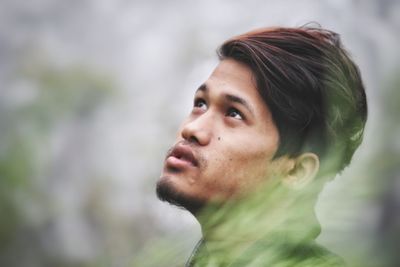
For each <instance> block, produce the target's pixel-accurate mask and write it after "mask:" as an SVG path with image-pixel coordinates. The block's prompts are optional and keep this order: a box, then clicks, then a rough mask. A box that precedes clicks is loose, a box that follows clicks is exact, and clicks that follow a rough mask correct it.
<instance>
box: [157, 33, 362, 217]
mask: <svg viewBox="0 0 400 267" xmlns="http://www.w3.org/2000/svg"><path fill="white" fill-rule="evenodd" d="M218 56H219V59H220V63H219V65H218V66H217V67H216V69H215V70H214V71H213V73H212V74H211V76H210V77H209V78H208V80H206V81H205V82H204V83H203V84H202V85H201V86H200V87H199V88H198V89H197V91H196V93H195V97H194V104H193V109H192V112H191V113H190V115H189V116H188V117H187V119H186V120H185V121H184V122H183V124H182V126H181V128H180V130H179V131H178V138H177V142H176V145H175V146H174V147H173V148H172V149H171V150H170V152H169V153H168V154H167V157H166V161H165V165H164V169H163V173H162V175H161V178H160V180H159V182H158V184H157V193H158V195H159V197H160V198H161V199H164V200H167V201H170V202H172V203H175V204H179V205H182V206H184V207H185V208H187V209H189V210H190V211H192V212H196V211H197V210H198V209H199V208H201V207H203V206H204V205H205V204H210V203H223V202H225V201H227V200H230V199H236V198H240V197H242V196H246V195H247V194H249V192H252V191H254V190H255V189H256V188H259V187H260V186H261V185H265V184H268V183H272V182H278V183H281V184H282V186H288V187H291V188H296V189H298V188H300V189H301V188H305V187H307V186H308V185H309V184H311V183H313V182H315V181H318V182H319V184H323V182H324V181H325V179H326V178H325V177H333V176H334V175H335V174H336V173H338V172H340V171H341V170H342V169H343V168H344V167H345V166H347V165H348V164H349V162H350V160H351V158H352V156H353V153H354V151H355V150H356V148H357V147H358V146H359V144H360V142H361V140H362V136H363V129H364V125H365V122H366V117H367V104H366V97H365V92H364V88H363V84H362V81H361V77H360V73H359V71H358V68H357V66H356V65H355V64H354V63H353V61H352V60H351V59H350V57H349V56H348V54H347V52H346V51H345V50H344V49H343V47H342V45H341V42H340V39H339V36H338V35H337V34H336V33H333V32H331V31H328V30H323V29H319V28H307V27H301V28H268V29H261V30H257V31H252V32H249V33H246V34H243V35H240V36H237V37H234V38H232V39H230V40H228V41H226V42H225V43H224V44H223V45H222V46H221V47H220V48H219V50H218ZM322 177H324V178H322Z"/></svg>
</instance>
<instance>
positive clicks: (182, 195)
mask: <svg viewBox="0 0 400 267" xmlns="http://www.w3.org/2000/svg"><path fill="white" fill-rule="evenodd" d="M156 193H157V196H158V198H159V199H160V200H161V201H165V202H168V203H170V204H172V205H175V206H178V207H181V208H184V209H186V210H188V211H189V212H191V213H192V214H197V213H198V212H199V211H200V210H202V209H203V208H204V206H205V205H206V202H205V201H204V200H201V199H200V198H198V197H196V196H191V195H189V194H188V193H186V192H184V191H183V190H180V189H179V188H178V186H177V184H176V183H174V182H173V179H172V177H170V176H164V177H161V178H160V180H159V181H158V182H157V186H156Z"/></svg>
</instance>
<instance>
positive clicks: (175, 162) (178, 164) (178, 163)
mask: <svg viewBox="0 0 400 267" xmlns="http://www.w3.org/2000/svg"><path fill="white" fill-rule="evenodd" d="M166 165H167V167H171V168H174V169H183V168H189V167H195V166H194V165H193V163H192V162H190V161H187V160H182V159H179V158H176V157H174V156H170V157H168V158H167V160H166Z"/></svg>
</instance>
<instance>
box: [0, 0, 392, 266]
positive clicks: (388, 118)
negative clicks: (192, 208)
mask: <svg viewBox="0 0 400 267" xmlns="http://www.w3.org/2000/svg"><path fill="white" fill-rule="evenodd" d="M399 14H400V1H397V0H380V1H378V0H375V1H374V0H364V1H360V0H347V1H344V0H326V1H318V0H301V1H300V0H299V1H289V0H281V1H272V0H248V1H232V0H231V1H228V0H220V1H211V0H203V1H182V0H172V1H156V0H148V1H143V0H136V1H126V0H114V1H111V0H96V1H95V0H84V1H74V0H71V1H54V0H53V1H50V0H31V1H14V0H0V183H1V184H0V187H1V189H0V265H1V266H24V267H25V266H155V267H157V266H179V265H180V264H182V262H184V261H185V259H186V258H187V257H188V255H189V253H190V251H191V249H192V247H193V246H194V244H195V243H196V242H197V240H198V239H199V237H200V232H199V227H198V225H197V223H196V221H195V220H194V218H193V217H192V216H191V215H190V214H189V213H188V212H186V211H182V210H179V209H177V208H175V207H171V206H169V205H167V204H164V203H161V202H160V201H158V200H157V198H156V196H155V193H154V187H155V183H156V181H157V179H158V177H159V173H160V170H161V165H162V164H161V163H162V160H163V158H164V155H165V152H166V150H167V148H168V147H169V146H170V145H171V144H172V143H173V140H174V139H175V131H176V129H177V127H178V126H179V123H180V121H181V119H182V118H184V117H185V116H186V114H187V113H188V112H189V110H190V107H191V105H192V95H193V92H194V90H195V89H196V88H197V87H198V86H199V85H200V84H201V82H202V81H204V79H206V78H207V76H208V75H209V74H210V72H211V71H212V69H213V68H214V66H215V65H216V64H217V57H216V54H215V50H216V49H217V47H218V46H219V45H220V44H221V43H222V42H223V41H224V40H226V39H227V38H229V37H231V36H233V35H236V34H240V33H243V32H245V31H248V30H250V29H253V28H257V27H264V26H301V25H303V24H305V23H308V22H318V23H319V24H321V26H322V27H324V28H328V29H331V30H334V31H336V32H338V33H340V34H341V36H342V40H343V42H344V44H345V46H346V47H347V48H348V50H349V51H350V53H351V55H352V56H353V58H354V60H355V61H356V62H357V63H358V64H359V67H360V69H361V73H362V75H363V79H364V83H365V86H366V90H367V96H368V101H369V121H368V124H367V129H366V136H365V139H364V143H363V144H362V146H361V147H360V149H359V151H358V152H357V153H356V155H355V157H354V160H353V164H352V166H351V167H350V168H348V169H347V170H346V171H345V172H344V174H343V175H341V176H339V177H337V178H336V180H335V181H333V182H331V183H330V184H329V186H327V188H326V190H325V191H324V192H323V194H322V195H321V198H320V202H319V203H318V206H317V214H318V217H319V218H320V221H321V224H322V234H321V236H320V238H319V239H318V241H319V242H320V243H322V244H324V245H325V246H327V247H328V248H329V249H331V250H333V251H335V252H336V253H338V254H339V255H341V256H343V257H345V258H346V260H348V261H350V262H352V261H354V262H356V261H358V260H359V259H360V258H361V259H367V260H366V262H367V263H368V264H370V266H377V267H378V266H392V265H390V264H391V263H390V262H386V260H387V259H386V254H385V253H389V252H390V251H391V250H393V249H394V251H395V250H396V248H397V249H399V248H398V247H396V245H399V239H398V238H397V239H393V240H391V241H390V242H393V243H390V242H389V241H386V240H387V239H385V238H383V237H385V236H386V235H389V236H392V235H393V234H392V232H391V231H392V230H393V229H395V230H396V229H397V230H396V231H397V232H396V231H395V230H393V231H394V233H397V234H399V235H400V231H399V230H400V227H399V222H400V219H399V216H400V215H398V214H399V213H400V212H399V205H400V204H399V203H400V201H399V198H398V196H399V194H400V182H399V173H400V171H399V168H398V167H397V166H398V163H399V158H400V157H399V154H400V152H399V150H400V149H399V148H400V142H399V141H398V138H397V136H399V133H400V131H399V130H400V128H399V126H397V123H396V122H398V119H397V114H399V115H400V113H399V112H400V108H398V107H397V106H398V103H399V102H398V101H397V100H400V98H399V94H400V93H398V92H397V93H396V90H397V89H398V88H399V85H400V83H399V82H398V81H399V78H398V74H399V73H400V68H399V67H400V65H399V62H400V61H399V59H400V54H399V52H398V47H399V43H400V34H399V33H400V15H399ZM396 108H397V109H396ZM396 186H397V187H396ZM388 229H389V230H388ZM381 237H382V240H381V239H380V238H381ZM386 246H387V249H386ZM379 248H385V249H382V251H381V250H379ZM383 250H385V251H386V252H383ZM371 251H374V252H375V253H376V254H374V255H375V256H376V257H375V256H374V257H372V256H370V257H371V258H368V255H372V254H371V253H370V252H371ZM388 251H389V252H388ZM381 254H382V255H383V256H382V257H380V256H379V255H381ZM390 257H392V256H390ZM390 257H389V256H388V258H390ZM397 257H398V256H397ZM393 261H394V260H393ZM385 264H387V265H385ZM360 266H367V265H360ZM393 266H395V265H393Z"/></svg>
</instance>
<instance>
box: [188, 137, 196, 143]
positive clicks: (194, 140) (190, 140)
mask: <svg viewBox="0 0 400 267" xmlns="http://www.w3.org/2000/svg"><path fill="white" fill-rule="evenodd" d="M188 141H189V142H191V143H199V140H198V139H197V137H196V136H193V135H192V136H190V137H189V140H188Z"/></svg>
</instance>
